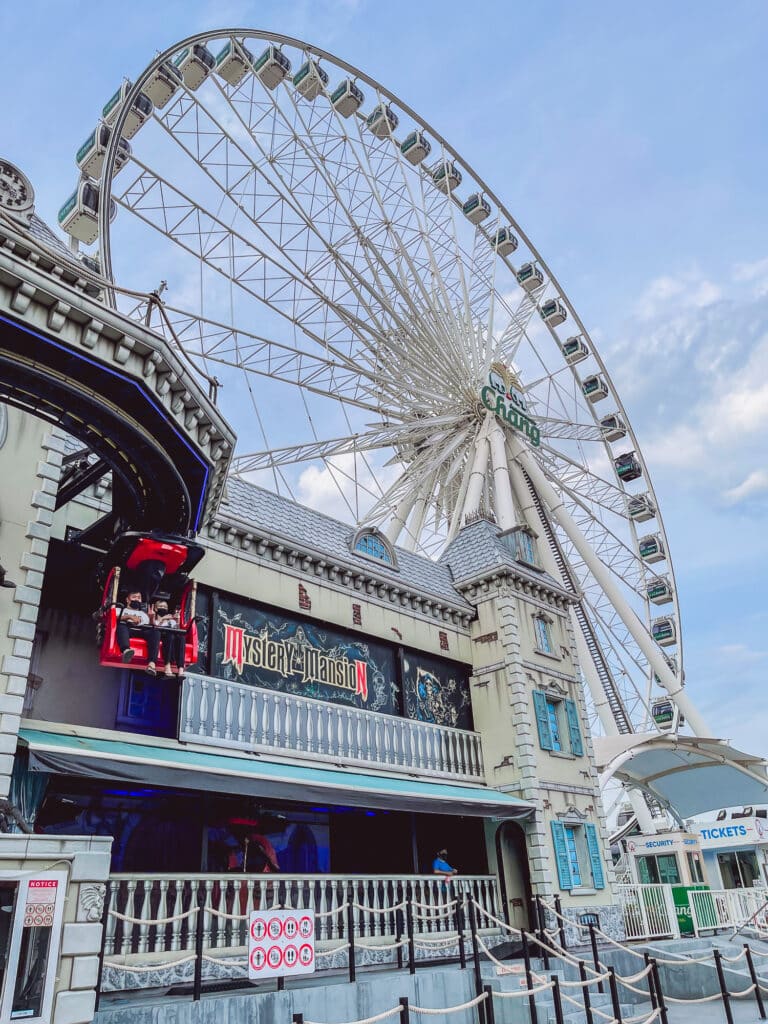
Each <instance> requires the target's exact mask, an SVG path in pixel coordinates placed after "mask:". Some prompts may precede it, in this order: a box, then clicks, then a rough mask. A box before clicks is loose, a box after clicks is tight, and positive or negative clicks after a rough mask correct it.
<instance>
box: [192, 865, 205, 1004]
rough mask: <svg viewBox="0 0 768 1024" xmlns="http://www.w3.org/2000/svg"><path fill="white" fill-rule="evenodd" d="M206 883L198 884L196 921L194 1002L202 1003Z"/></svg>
mask: <svg viewBox="0 0 768 1024" xmlns="http://www.w3.org/2000/svg"><path fill="white" fill-rule="evenodd" d="M204 907H205V883H204V882H198V883H197V920H196V921H195V978H194V982H193V985H192V1002H194V1003H199V1002H200V991H201V989H202V987H203V929H204V927H205V913H204V910H203V908H204Z"/></svg>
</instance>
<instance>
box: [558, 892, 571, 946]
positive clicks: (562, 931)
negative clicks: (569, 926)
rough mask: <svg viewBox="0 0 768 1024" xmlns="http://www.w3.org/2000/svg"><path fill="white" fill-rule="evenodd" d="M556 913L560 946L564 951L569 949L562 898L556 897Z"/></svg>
mask: <svg viewBox="0 0 768 1024" xmlns="http://www.w3.org/2000/svg"><path fill="white" fill-rule="evenodd" d="M555 911H556V913H557V926H558V928H559V929H560V946H561V947H562V949H567V948H568V947H567V946H566V944H565V924H564V922H563V907H562V904H561V903H560V897H559V896H555Z"/></svg>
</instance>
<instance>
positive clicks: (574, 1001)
mask: <svg viewBox="0 0 768 1024" xmlns="http://www.w3.org/2000/svg"><path fill="white" fill-rule="evenodd" d="M562 984H563V983H562V981H561V982H560V985H561V986H562ZM560 997H561V998H562V999H563V1000H565V1002H567V1003H572V1004H573V1005H574V1006H577V1007H578V1008H579V1010H581V1011H582V1012H583V1010H584V1004H583V1003H580V1002H579V1000H578V999H574V998H573V996H567V995H566V994H565V992H561V993H560ZM590 1009H591V1011H592V1013H594V1014H596V1015H597V1016H598V1017H602V1018H603V1020H605V1021H608V1024H618V1021H617V1020H616V1018H615V1017H612V1016H611V1015H610V1014H609V1013H603V1011H602V1010H598V1008H597V1007H596V1006H591V1007H590Z"/></svg>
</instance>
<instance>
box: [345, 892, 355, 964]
mask: <svg viewBox="0 0 768 1024" xmlns="http://www.w3.org/2000/svg"><path fill="white" fill-rule="evenodd" d="M347 942H348V943H349V954H348V959H349V980H350V982H352V981H354V980H355V977H356V965H355V908H354V906H353V895H352V886H351V885H350V887H349V889H348V890H347Z"/></svg>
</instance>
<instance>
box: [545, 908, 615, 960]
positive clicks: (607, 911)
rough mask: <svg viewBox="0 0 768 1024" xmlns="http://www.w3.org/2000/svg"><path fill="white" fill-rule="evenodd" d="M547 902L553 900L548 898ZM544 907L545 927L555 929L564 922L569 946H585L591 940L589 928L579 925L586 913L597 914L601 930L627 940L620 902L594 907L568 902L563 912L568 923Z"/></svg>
mask: <svg viewBox="0 0 768 1024" xmlns="http://www.w3.org/2000/svg"><path fill="white" fill-rule="evenodd" d="M547 902H548V903H549V902H551V901H550V900H547ZM543 909H544V914H545V921H546V923H545V927H546V928H547V929H548V930H553V929H556V928H559V927H560V925H561V924H562V926H563V929H564V931H565V944H566V947H568V948H570V947H572V946H583V945H585V943H588V942H589V932H588V931H587V929H586V928H580V927H578V925H580V924H582V919H583V917H584V915H586V914H596V915H597V917H598V920H599V924H598V927H599V928H600V931H602V932H605V934H606V935H609V936H610V937H611V938H612V939H615V940H616V941H617V942H624V941H625V940H626V937H627V933H626V930H625V928H624V915H623V913H622V909H621V906H620V905H619V904H618V903H608V904H602V905H595V906H593V907H592V906H589V907H569V906H568V905H567V904H563V905H562V907H561V913H562V915H563V917H565V918H567V921H568V923H565V922H563V921H560V919H559V918H558V917H557V916H556V915H555V913H554V912H553V911H551V910H548V909H547V908H546V907H544V908H543ZM559 941H560V940H559V938H558V942H559Z"/></svg>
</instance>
